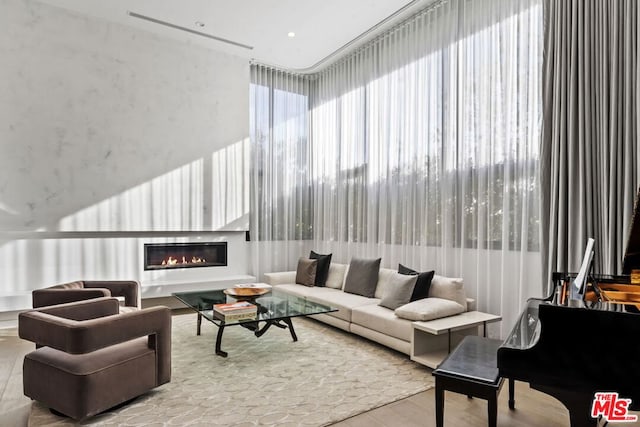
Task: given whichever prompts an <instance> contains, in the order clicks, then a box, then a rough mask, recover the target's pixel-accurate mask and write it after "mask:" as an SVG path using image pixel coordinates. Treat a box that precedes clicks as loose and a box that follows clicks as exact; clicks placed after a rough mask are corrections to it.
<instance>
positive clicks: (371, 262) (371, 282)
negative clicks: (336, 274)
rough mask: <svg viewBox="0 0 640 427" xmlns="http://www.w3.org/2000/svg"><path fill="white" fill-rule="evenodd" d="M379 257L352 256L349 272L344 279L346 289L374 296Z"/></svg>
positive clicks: (354, 292)
mask: <svg viewBox="0 0 640 427" xmlns="http://www.w3.org/2000/svg"><path fill="white" fill-rule="evenodd" d="M381 260H382V258H377V259H362V258H351V262H350V263H349V272H348V273H347V277H346V278H345V280H344V291H345V292H348V293H350V294H356V295H362V296H363V297H367V298H373V297H374V295H375V293H376V286H377V284H378V273H379V272H380V261H381Z"/></svg>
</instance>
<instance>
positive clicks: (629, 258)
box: [622, 189, 640, 274]
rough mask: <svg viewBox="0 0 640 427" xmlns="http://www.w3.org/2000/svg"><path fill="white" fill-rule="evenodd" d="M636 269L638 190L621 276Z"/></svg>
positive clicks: (639, 225)
mask: <svg viewBox="0 0 640 427" xmlns="http://www.w3.org/2000/svg"><path fill="white" fill-rule="evenodd" d="M636 268H638V269H640V189H638V194H637V195H636V200H635V203H634V207H633V217H632V219H631V227H630V228H629V238H628V240H627V247H626V248H625V252H624V258H623V259H622V274H631V270H632V269H636Z"/></svg>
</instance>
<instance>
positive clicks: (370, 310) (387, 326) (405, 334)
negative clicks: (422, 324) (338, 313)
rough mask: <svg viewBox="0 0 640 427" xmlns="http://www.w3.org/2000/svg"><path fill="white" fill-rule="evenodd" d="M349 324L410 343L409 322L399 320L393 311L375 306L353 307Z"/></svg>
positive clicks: (410, 331)
mask: <svg viewBox="0 0 640 427" xmlns="http://www.w3.org/2000/svg"><path fill="white" fill-rule="evenodd" d="M351 322H352V323H354V324H357V325H360V326H362V327H365V328H367V329H372V330H374V331H377V332H380V333H382V334H385V335H389V336H392V337H394V338H398V339H400V340H403V341H411V334H412V333H413V331H412V325H411V321H409V320H405V319H401V318H399V317H397V316H396V315H395V314H394V313H393V310H389V309H388V308H384V307H381V306H379V305H377V304H373V305H365V306H360V307H354V308H353V311H352V314H351Z"/></svg>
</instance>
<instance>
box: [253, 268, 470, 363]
mask: <svg viewBox="0 0 640 427" xmlns="http://www.w3.org/2000/svg"><path fill="white" fill-rule="evenodd" d="M347 270H348V266H347V265H345V264H338V263H331V265H330V267H329V275H328V278H327V282H326V286H324V287H316V286H304V285H299V284H296V283H295V281H296V272H295V271H286V272H278V273H268V274H265V278H266V281H267V283H269V284H270V285H272V286H277V289H278V290H280V291H282V292H287V293H290V294H294V295H296V296H299V297H303V298H306V299H309V300H312V301H315V302H319V303H323V304H327V305H330V306H333V307H336V308H338V311H336V312H332V313H328V314H320V315H316V316H313V318H315V319H318V320H321V321H323V322H325V323H328V324H330V325H332V326H335V327H338V328H340V329H344V330H345V331H349V332H352V333H354V334H357V335H360V336H363V337H365V338H368V339H370V340H372V341H375V342H377V343H380V344H382V345H385V346H387V347H390V348H393V349H395V350H397V351H400V352H402V353H405V354H407V355H410V356H412V357H413V355H412V350H413V349H412V342H413V334H414V322H416V321H419V323H420V324H423V325H427V326H428V324H429V321H430V320H432V319H438V318H441V317H445V316H448V311H447V310H446V309H445V310H441V309H440V308H441V307H442V306H446V305H447V304H446V303H447V302H449V301H442V299H450V298H451V294H450V292H448V291H447V286H448V284H449V283H451V282H452V281H457V283H458V292H457V295H455V297H453V299H452V300H454V301H455V300H457V302H458V303H460V292H459V291H460V288H461V286H462V285H461V283H462V280H461V279H450V278H446V277H442V276H438V275H435V276H434V278H433V280H432V285H431V290H430V292H429V298H426V299H425V300H418V301H415V302H412V303H409V304H407V305H406V306H402V307H399V308H397V309H396V310H395V311H394V310H391V309H389V308H385V307H382V306H380V305H378V303H379V302H380V301H381V298H383V296H384V294H385V292H386V291H387V289H388V286H390V280H391V278H392V276H393V275H395V274H397V272H396V271H395V270H391V269H387V268H380V271H379V275H378V283H377V284H376V290H375V295H374V298H367V297H364V296H360V295H356V294H352V293H347V292H344V291H343V289H344V281H345V278H346V276H347ZM443 289H444V290H445V291H444V292H443ZM463 292H464V291H463ZM462 298H463V300H462V303H465V302H466V304H465V305H466V307H465V309H466V311H467V312H470V311H473V310H475V301H474V300H473V299H469V298H466V297H465V296H464V294H463V296H462ZM427 300H430V301H427ZM436 300H439V301H436ZM434 308H435V310H434ZM403 309H406V310H405V311H409V312H410V313H411V314H412V315H411V316H408V317H410V318H412V320H410V319H407V318H401V317H398V316H397V315H396V312H400V311H401V310H403ZM439 313H441V314H442V315H440V314H439ZM456 316H460V315H459V314H455V315H453V316H451V318H452V319H453V318H455V317H456ZM421 320H425V321H421ZM477 330H478V329H477V327H476V328H475V330H470V331H466V333H467V334H468V333H474V334H477ZM436 338H444V337H436ZM439 345H441V346H442V345H445V346H446V338H445V340H444V341H443V340H440V342H439Z"/></svg>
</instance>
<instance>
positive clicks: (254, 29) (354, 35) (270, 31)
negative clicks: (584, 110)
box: [40, 0, 433, 71]
mask: <svg viewBox="0 0 640 427" xmlns="http://www.w3.org/2000/svg"><path fill="white" fill-rule="evenodd" d="M40 1H41V2H43V3H48V4H50V5H53V6H58V7H63V8H66V9H70V10H73V11H76V12H79V13H81V14H87V15H91V16H94V17H98V18H101V19H105V20H108V21H112V22H117V23H121V24H125V25H129V26H132V27H136V28H140V29H144V30H147V31H151V32H154V33H157V34H161V35H163V36H166V37H171V38H176V39H180V40H185V41H188V42H191V43H196V44H199V45H204V46H206V47H209V48H211V49H216V50H222V51H225V52H228V53H232V54H235V55H239V56H242V57H247V58H250V59H255V60H256V61H258V62H261V63H265V64H269V65H273V66H277V67H280V68H284V69H292V70H298V71H315V70H317V69H318V68H320V67H321V66H323V65H326V64H327V63H329V62H331V61H332V60H334V59H336V58H337V57H339V56H340V54H342V53H344V52H346V51H348V50H350V49H351V48H354V47H356V46H358V45H359V44H362V43H364V42H366V41H367V40H369V39H371V38H372V37H373V36H374V35H375V34H379V33H380V32H381V31H383V30H384V29H385V28H388V27H390V26H391V25H393V24H394V23H397V22H399V21H401V20H402V19H404V18H406V17H407V16H409V15H410V14H411V13H413V12H415V11H417V10H418V9H420V8H422V7H424V6H425V5H426V4H428V3H431V2H432V1H433V0H316V1H312V0H227V1H222V0H182V1H178V0H40ZM129 12H131V13H133V14H134V15H136V14H138V15H144V16H147V17H149V18H151V19H153V20H155V21H162V22H164V23H166V24H169V25H164V24H161V23H159V22H150V21H148V20H145V19H139V18H136V17H134V16H132V15H131V14H130V13H129ZM198 21H199V22H201V23H203V24H204V26H203V27H200V26H198V25H197V24H196V22H198ZM175 27H182V28H185V29H187V31H185V30H182V29H180V28H175ZM188 30H190V31H194V32H200V33H203V34H207V35H210V36H213V37H216V38H218V39H225V40H228V41H231V42H234V43H238V44H241V45H246V46H248V47H251V49H249V48H247V47H242V46H237V45H234V44H230V43H226V42H224V41H221V40H216V39H212V38H208V37H206V36H203V35H198V34H193V33H190V32H189V31H188ZM288 32H294V33H295V34H296V36H295V37H294V38H290V37H288V36H287V33H288Z"/></svg>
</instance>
